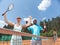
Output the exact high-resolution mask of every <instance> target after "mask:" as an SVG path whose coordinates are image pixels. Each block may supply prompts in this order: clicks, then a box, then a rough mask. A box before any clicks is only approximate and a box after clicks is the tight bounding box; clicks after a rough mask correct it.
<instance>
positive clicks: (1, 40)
mask: <svg viewBox="0 0 60 45" xmlns="http://www.w3.org/2000/svg"><path fill="white" fill-rule="evenodd" d="M12 35H17V36H18V37H17V38H19V37H21V38H25V39H22V40H21V39H18V40H14V41H11V40H13V39H12V38H11V36H12ZM32 37H34V38H39V39H41V42H40V43H42V45H55V44H56V45H57V44H58V45H60V42H59V41H57V42H56V43H54V42H53V38H52V37H43V36H36V35H32V34H29V33H24V32H16V31H13V30H10V29H4V28H0V45H21V44H22V45H31V44H32V43H33V41H32V40H31V38H32ZM14 38H15V37H14ZM39 41H40V40H39ZM11 43H13V44H11ZM39 45H41V44H39Z"/></svg>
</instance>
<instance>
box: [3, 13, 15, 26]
mask: <svg viewBox="0 0 60 45" xmlns="http://www.w3.org/2000/svg"><path fill="white" fill-rule="evenodd" d="M3 16H4V21H5V22H6V23H7V24H8V25H10V26H14V24H13V23H12V22H9V21H8V20H7V17H6V13H5V14H4V15H3Z"/></svg>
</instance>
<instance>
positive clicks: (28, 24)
mask: <svg viewBox="0 0 60 45" xmlns="http://www.w3.org/2000/svg"><path fill="white" fill-rule="evenodd" d="M28 18H29V21H28V23H27V24H25V25H23V26H22V28H27V27H28V26H30V25H31V21H32V17H31V16H29V17H28Z"/></svg>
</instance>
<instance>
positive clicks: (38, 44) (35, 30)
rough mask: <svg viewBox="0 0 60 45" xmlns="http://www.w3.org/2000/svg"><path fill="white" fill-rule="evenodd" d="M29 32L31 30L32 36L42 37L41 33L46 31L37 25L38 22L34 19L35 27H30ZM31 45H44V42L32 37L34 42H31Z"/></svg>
mask: <svg viewBox="0 0 60 45" xmlns="http://www.w3.org/2000/svg"><path fill="white" fill-rule="evenodd" d="M45 28H46V27H45ZM27 29H28V30H29V31H30V30H31V32H32V34H33V35H37V36H40V31H41V30H43V31H44V30H45V29H43V28H42V27H41V26H39V25H38V24H37V20H36V19H34V20H33V25H31V26H30V27H28V28H27ZM31 45H42V40H41V38H36V37H32V40H31Z"/></svg>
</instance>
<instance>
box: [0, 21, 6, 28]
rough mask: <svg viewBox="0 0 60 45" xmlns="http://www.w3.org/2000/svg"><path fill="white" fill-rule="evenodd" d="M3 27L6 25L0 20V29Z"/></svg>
mask: <svg viewBox="0 0 60 45" xmlns="http://www.w3.org/2000/svg"><path fill="white" fill-rule="evenodd" d="M4 25H7V24H6V23H5V22H4V21H1V20H0V28H3V26H4Z"/></svg>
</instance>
